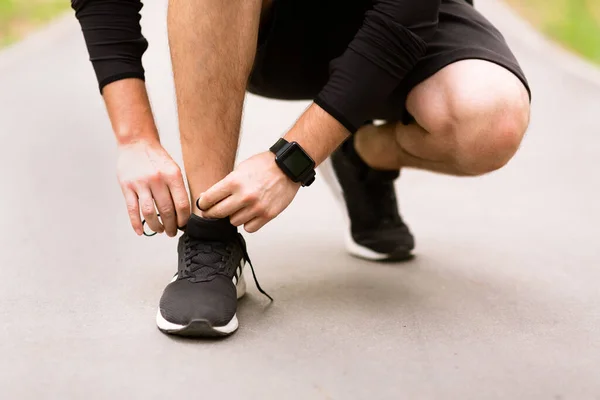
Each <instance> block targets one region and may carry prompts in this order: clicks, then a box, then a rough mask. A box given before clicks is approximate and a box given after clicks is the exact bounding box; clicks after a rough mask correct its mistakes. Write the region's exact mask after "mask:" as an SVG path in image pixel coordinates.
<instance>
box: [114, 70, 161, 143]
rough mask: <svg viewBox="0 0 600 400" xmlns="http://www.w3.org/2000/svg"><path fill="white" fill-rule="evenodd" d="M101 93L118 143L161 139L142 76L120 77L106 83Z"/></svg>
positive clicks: (157, 140)
mask: <svg viewBox="0 0 600 400" xmlns="http://www.w3.org/2000/svg"><path fill="white" fill-rule="evenodd" d="M102 93H103V97H104V102H105V104H106V109H107V111H108V115H109V117H110V121H111V124H112V128H113V131H114V133H115V138H116V139H117V143H118V144H119V145H127V144H132V143H135V142H139V141H147V142H159V141H160V140H159V137H158V131H157V129H156V125H155V123H154V117H153V115H152V109H151V107H150V101H149V100H148V94H147V92H146V86H145V84H144V82H143V81H142V80H140V79H123V80H119V81H116V82H113V83H110V84H108V85H106V86H105V87H104V90H103V92H102Z"/></svg>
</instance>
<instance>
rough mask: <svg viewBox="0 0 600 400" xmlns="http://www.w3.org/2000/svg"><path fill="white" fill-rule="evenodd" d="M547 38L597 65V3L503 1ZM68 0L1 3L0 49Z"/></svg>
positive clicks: (599, 54)
mask: <svg viewBox="0 0 600 400" xmlns="http://www.w3.org/2000/svg"><path fill="white" fill-rule="evenodd" d="M505 1H506V2H508V3H509V4H510V5H511V6H512V7H513V8H514V9H515V10H516V11H517V12H518V13H519V14H521V15H522V16H523V17H524V18H525V19H527V20H529V21H530V22H531V23H532V24H533V25H534V26H536V27H537V28H538V29H540V30H541V31H542V32H543V33H545V34H546V35H547V36H549V37H551V38H553V39H554V40H556V41H557V42H558V43H560V44H561V45H563V46H564V47H566V48H569V49H571V50H572V51H574V52H576V53H578V54H580V55H582V56H584V57H585V58H588V59H590V60H592V61H594V62H596V63H598V64H600V0H505ZM69 6H70V1H69V0H0V46H2V45H6V44H9V43H12V42H14V41H15V40H18V39H19V38H21V37H23V36H25V35H26V34H27V33H28V32H30V31H31V30H33V29H35V28H36V27H38V26H39V25H41V24H43V23H44V22H46V21H48V20H49V19H51V18H52V17H54V16H56V15H57V14H59V13H61V12H63V11H65V10H67V9H68V8H69Z"/></svg>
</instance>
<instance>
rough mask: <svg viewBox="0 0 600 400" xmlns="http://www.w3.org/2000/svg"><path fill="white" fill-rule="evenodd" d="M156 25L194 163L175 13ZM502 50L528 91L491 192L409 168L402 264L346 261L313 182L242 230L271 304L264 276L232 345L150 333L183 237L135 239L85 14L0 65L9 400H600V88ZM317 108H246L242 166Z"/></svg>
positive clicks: (325, 196)
mask: <svg viewBox="0 0 600 400" xmlns="http://www.w3.org/2000/svg"><path fill="white" fill-rule="evenodd" d="M480 3H482V5H484V6H485V5H486V4H487V3H489V1H485V0H480ZM484 9H485V7H484ZM490 16H491V18H492V20H493V19H494V15H490ZM143 24H144V32H145V34H146V35H147V36H148V38H149V40H150V43H151V47H150V50H149V51H148V53H147V56H146V59H145V64H146V66H147V71H148V76H147V78H148V82H149V87H150V92H151V97H152V103H153V106H154V110H155V112H156V117H157V120H158V124H159V127H160V131H161V134H162V138H163V141H164V143H165V146H166V147H167V148H168V150H170V151H171V152H172V153H173V154H174V155H175V157H176V159H177V160H181V156H180V150H179V144H178V138H177V129H176V116H175V107H174V97H173V88H172V80H171V74H170V64H169V58H168V50H167V43H166V24H165V1H164V0H161V1H156V2H147V5H146V8H145V10H144V19H143ZM507 37H508V38H509V39H510V41H511V43H512V45H513V47H514V50H515V52H516V53H517V55H518V56H519V58H520V60H521V61H522V64H523V66H524V69H525V70H526V72H527V74H528V76H529V79H530V80H531V84H532V87H533V92H534V102H533V121H532V125H531V129H530V132H529V134H528V136H527V138H526V140H525V143H524V144H523V147H522V150H521V152H520V153H519V154H518V156H517V157H516V158H515V159H514V161H512V162H511V163H510V165H509V166H508V167H507V168H505V169H503V170H502V171H499V172H497V173H494V174H492V175H489V176H485V177H482V178H477V179H459V178H450V177H444V176H438V175H433V174H429V173H424V172H417V171H406V173H405V174H404V175H403V177H402V178H401V180H400V181H399V192H400V196H401V197H400V198H401V202H402V204H401V208H402V211H403V214H404V215H405V217H406V219H407V220H408V222H409V223H410V224H411V226H412V228H413V230H414V233H415V234H416V236H417V240H418V248H417V255H418V256H417V258H416V259H415V260H414V261H412V262H409V263H404V264H384V265H378V264H371V263H368V262H364V261H360V260H356V259H353V258H351V257H350V256H348V255H346V253H345V252H344V249H343V241H342V235H343V232H344V230H345V229H346V227H345V225H344V219H343V218H342V213H341V212H340V210H339V209H337V208H336V206H335V203H334V200H333V197H332V196H331V195H330V193H329V192H328V190H327V188H326V187H325V184H324V183H323V182H322V181H321V180H319V181H317V183H316V184H315V185H314V186H313V187H311V188H310V189H307V190H302V191H301V193H300V195H299V196H298V198H297V200H296V201H295V202H294V203H293V205H292V206H291V207H290V208H289V209H288V211H287V212H286V213H285V214H284V215H283V216H282V217H281V218H279V219H278V220H276V221H275V222H273V223H271V224H270V225H269V226H268V227H267V228H265V229H264V230H263V231H261V232H259V233H258V234H256V235H253V236H249V237H248V240H249V244H250V252H251V256H252V258H253V261H254V264H255V266H256V269H257V273H258V275H259V278H260V280H261V283H262V285H263V286H264V287H265V288H266V289H267V290H268V291H269V292H270V293H271V294H272V295H273V296H274V297H275V299H276V301H275V303H273V304H272V305H270V306H269V305H268V302H267V301H266V300H265V298H263V297H262V296H261V295H260V294H258V292H257V291H256V289H255V288H254V286H253V285H252V284H251V283H250V281H249V288H250V293H249V295H248V296H247V297H246V298H245V299H244V300H243V301H242V302H241V304H240V307H239V318H240V323H241V328H240V330H239V332H238V333H237V334H236V335H234V336H233V337H231V338H229V339H227V340H221V341H190V340H181V339H174V338H170V337H167V336H164V335H162V334H161V333H160V332H159V331H158V330H157V329H156V327H155V325H154V317H155V312H156V306H157V303H158V299H159V297H160V294H161V292H162V289H163V287H164V285H165V284H166V283H167V282H168V280H169V278H170V277H171V275H172V273H173V272H174V270H175V268H176V259H175V244H176V242H175V240H173V239H169V238H166V237H156V238H153V239H146V238H137V237H136V236H135V235H134V234H133V232H132V231H131V229H130V227H129V225H128V220H127V215H126V211H125V207H124V204H123V200H122V198H121V193H120V190H119V188H118V185H117V182H116V178H115V159H116V149H115V145H114V142H113V138H112V134H111V130H110V125H109V122H108V120H107V118H106V116H105V111H104V109H103V104H102V101H101V98H100V96H99V95H98V92H97V87H96V83H95V80H94V77H93V72H92V69H91V66H90V64H89V63H88V61H87V55H86V51H85V47H84V43H83V40H82V37H81V35H80V33H79V28H78V25H77V23H76V21H75V20H74V19H69V20H67V21H66V22H65V21H63V22H61V23H60V24H59V25H57V26H55V27H53V28H51V29H50V30H48V31H45V32H42V33H40V34H38V35H36V36H35V37H34V38H32V39H31V40H28V41H26V42H25V43H23V44H21V45H19V46H17V47H16V48H13V49H9V50H8V51H5V52H4V54H0V141H1V143H2V145H1V146H0V185H1V186H0V191H1V193H2V195H1V196H0V220H1V221H2V225H1V226H2V229H1V230H0V271H1V278H0V320H1V321H2V323H1V324H0V398H2V399H90V400H91V399H174V398H193V399H200V398H223V399H563V400H564V399H574V400H584V399H600V344H599V342H600V290H599V287H600V283H599V282H600V246H599V245H598V241H599V239H600V207H599V199H598V197H599V193H600V187H599V186H600V181H599V178H598V171H599V168H598V163H599V161H598V154H600V136H599V131H600V122H599V119H598V112H599V111H600V108H599V104H600V86H597V85H595V84H593V83H591V82H589V81H586V80H584V79H582V78H578V77H576V76H574V75H571V74H568V73H565V72H564V71H563V70H562V69H561V68H560V67H559V66H558V64H556V63H553V62H551V61H550V60H549V59H547V58H544V57H542V56H541V55H540V54H539V53H538V52H537V51H536V49H532V48H529V47H527V46H526V45H523V44H521V42H520V41H519V40H518V35H516V34H515V33H514V32H507ZM305 105H306V103H301V102H295V103H294V102H289V103H284V102H276V101H269V100H264V99H259V98H256V97H250V98H249V101H248V103H247V108H246V111H245V120H244V125H243V139H242V146H241V150H240V158H242V159H243V158H245V157H248V156H250V155H251V154H254V153H256V152H259V151H262V150H263V149H265V148H267V147H268V146H269V145H270V144H271V143H272V142H273V141H274V140H275V138H277V137H278V136H279V135H280V134H281V133H283V132H284V131H285V129H286V128H287V127H289V126H290V125H291V124H292V123H293V121H294V119H295V118H296V117H297V116H298V115H299V113H300V112H301V110H302V109H303V107H305Z"/></svg>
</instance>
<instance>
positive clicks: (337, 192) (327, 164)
mask: <svg viewBox="0 0 600 400" xmlns="http://www.w3.org/2000/svg"><path fill="white" fill-rule="evenodd" d="M319 172H320V173H321V176H322V177H323V180H324V181H325V183H326V184H327V186H328V187H329V189H331V192H332V193H333V197H334V198H335V200H336V202H337V203H338V206H339V207H340V208H341V210H342V215H343V216H344V220H345V221H346V233H345V234H344V244H345V247H346V251H348V253H350V255H352V256H354V257H358V258H362V259H364V260H369V261H386V260H391V259H397V258H399V259H404V258H410V257H411V256H410V253H409V254H408V255H405V254H402V255H400V257H399V256H398V255H396V254H386V253H378V252H376V251H373V250H371V249H369V248H367V247H365V246H361V245H360V244H358V243H356V241H354V238H353V237H352V233H351V232H350V218H349V217H348V212H347V211H346V201H345V200H344V192H343V190H342V186H341V185H340V183H339V182H338V180H337V176H336V175H335V171H334V169H333V164H332V162H331V158H330V157H329V158H327V159H326V160H325V161H324V162H323V163H322V164H321V165H320V166H319Z"/></svg>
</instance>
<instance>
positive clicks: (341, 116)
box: [314, 95, 360, 134]
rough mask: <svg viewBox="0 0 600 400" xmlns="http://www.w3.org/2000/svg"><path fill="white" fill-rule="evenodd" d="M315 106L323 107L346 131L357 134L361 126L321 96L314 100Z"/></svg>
mask: <svg viewBox="0 0 600 400" xmlns="http://www.w3.org/2000/svg"><path fill="white" fill-rule="evenodd" d="M314 102H315V104H316V105H318V106H319V107H321V108H322V109H323V110H325V112H327V113H328V114H329V115H331V116H332V117H333V118H335V119H336V120H337V121H338V122H339V123H340V124H342V125H344V127H345V128H346V129H348V130H349V131H350V133H351V134H355V133H356V131H357V130H358V128H360V127H359V126H355V125H354V124H353V123H352V122H350V120H348V118H346V117H345V116H344V114H342V113H341V112H340V111H338V110H337V109H336V108H335V107H334V106H332V105H331V104H329V103H328V102H327V101H326V100H325V99H323V98H322V97H321V95H319V96H317V97H316V98H315V100H314Z"/></svg>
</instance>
